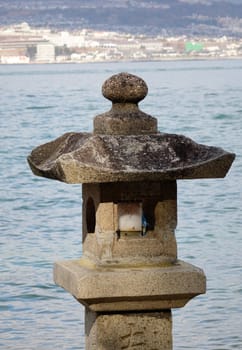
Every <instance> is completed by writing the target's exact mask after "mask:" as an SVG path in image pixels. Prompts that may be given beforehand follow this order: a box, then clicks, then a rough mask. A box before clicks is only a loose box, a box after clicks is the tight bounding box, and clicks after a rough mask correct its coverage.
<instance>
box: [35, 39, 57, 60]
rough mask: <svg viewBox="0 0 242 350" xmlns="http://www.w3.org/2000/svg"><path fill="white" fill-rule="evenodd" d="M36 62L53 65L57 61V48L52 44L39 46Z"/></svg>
mask: <svg viewBox="0 0 242 350" xmlns="http://www.w3.org/2000/svg"><path fill="white" fill-rule="evenodd" d="M35 60H36V62H43V63H46V62H47V63H51V62H54V61H55V46H54V45H53V44H50V43H41V44H38V45H37V52H36V57H35Z"/></svg>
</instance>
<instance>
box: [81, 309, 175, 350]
mask: <svg viewBox="0 0 242 350" xmlns="http://www.w3.org/2000/svg"><path fill="white" fill-rule="evenodd" d="M85 317H86V320H85V333H86V350H125V349H127V350H131V349H132V350H172V316H171V311H170V310H165V311H154V312H123V313H96V312H93V311H90V310H89V309H87V308H86V313H85Z"/></svg>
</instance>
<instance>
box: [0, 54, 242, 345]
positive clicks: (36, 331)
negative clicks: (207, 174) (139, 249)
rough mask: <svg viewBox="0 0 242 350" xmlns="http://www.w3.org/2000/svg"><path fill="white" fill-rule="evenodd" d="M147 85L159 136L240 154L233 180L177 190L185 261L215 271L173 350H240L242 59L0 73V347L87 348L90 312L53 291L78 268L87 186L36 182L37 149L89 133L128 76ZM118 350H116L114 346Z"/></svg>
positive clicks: (184, 316)
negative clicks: (58, 277) (67, 269)
mask: <svg viewBox="0 0 242 350" xmlns="http://www.w3.org/2000/svg"><path fill="white" fill-rule="evenodd" d="M123 71H124V72H130V73H133V74H136V75H138V76H140V77H142V78H143V79H144V80H145V81H146V83H147V84H148V86H149V93H148V96H147V97H146V98H145V100H144V101H143V102H142V103H140V108H141V109H142V110H144V111H145V112H146V113H148V114H151V115H153V116H155V117H157V118H158V125H159V130H160V131H162V132H169V133H178V134H184V135H186V136H188V137H191V138H193V139H194V140H195V141H197V142H198V143H205V144H208V145H214V146H219V147H222V148H224V149H226V150H228V151H232V152H235V153H236V154H237V157H236V160H235V162H234V164H233V166H232V168H231V170H230V172H229V173H228V175H227V177H226V178H225V179H214V180H204V179H203V180H193V181H187V180H186V181H178V227H177V230H176V237H177V242H178V253H179V258H180V259H183V260H185V261H187V262H190V263H192V264H194V265H197V266H199V267H201V268H203V270H204V271H205V273H206V276H207V293H206V294H205V295H201V296H199V297H197V298H195V299H193V300H192V301H191V302H189V303H188V304H187V305H186V306H185V307H184V308H182V309H177V310H174V311H173V338H174V349H175V350H178V349H179V350H180V349H197V350H198V349H199V350H208V349H209V350H230V349H242V332H241V329H242V223H241V221H242V220H241V217H242V215H241V206H242V201H241V186H242V180H241V174H242V160H241V153H242V61H240V60H228V61H173V62H168V61H163V62H155V63H154V62H140V63H103V64H80V65H79V64H68V65H16V66H6V65H1V66H0V131H1V132H0V140H1V141H0V142H1V147H0V156H1V167H0V190H1V195H0V203H1V207H0V213H1V214H0V215H1V220H0V225H1V226H0V228H1V233H0V260H1V263H0V286H1V287H0V288H1V289H0V348H1V349H3V350H6V349H14V350H17V349H23V350H30V349H31V350H42V349H45V350H50V349H51V350H52V349H63V350H75V349H84V324H83V322H84V317H83V307H82V306H81V305H80V304H78V302H77V301H76V300H75V299H74V298H73V297H72V296H71V295H70V294H69V293H67V292H65V291H63V290H62V289H61V288H60V287H58V286H55V285H54V283H53V279H52V268H53V263H54V262H55V261H57V260H66V259H76V258H79V257H80V256H81V254H82V245H81V240H82V239H81V235H82V233H81V227H82V226H81V207H82V201H81V185H67V184H64V183H61V182H57V181H52V180H48V179H44V178H40V177H36V176H34V175H33V174H32V173H31V171H30V169H29V167H28V165H27V162H26V157H27V155H28V154H29V153H30V152H31V150H32V149H33V148H34V147H36V146H38V145H40V144H42V143H46V142H48V141H50V140H53V139H54V138H56V137H58V136H60V135H62V134H63V133H65V132H69V131H75V132H78V131H91V130H92V120H93V117H94V116H95V115H97V114H99V113H103V112H105V111H107V110H108V109H110V102H109V101H107V100H105V99H104V98H103V96H102V95H101V85H102V83H103V82H104V80H105V79H107V78H109V77H110V76H111V75H112V74H116V73H119V72H123ZM114 350H115V349H114Z"/></svg>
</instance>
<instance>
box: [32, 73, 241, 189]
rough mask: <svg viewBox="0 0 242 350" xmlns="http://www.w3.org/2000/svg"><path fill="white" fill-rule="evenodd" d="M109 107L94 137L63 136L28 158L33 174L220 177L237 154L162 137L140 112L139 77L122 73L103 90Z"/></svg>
mask: <svg viewBox="0 0 242 350" xmlns="http://www.w3.org/2000/svg"><path fill="white" fill-rule="evenodd" d="M102 90H103V94H104V96H105V97H106V98H108V99H110V100H111V101H112V103H113V105H112V109H111V110H110V111H109V112H106V113H104V114H101V115H99V116H97V117H96V118H95V119H94V134H88V133H67V134H65V135H63V136H61V137H60V138H58V139H56V140H55V141H53V142H49V143H47V144H45V145H41V146H39V147H37V148H36V149H35V150H33V151H32V153H31V154H30V156H29V157H28V161H29V164H30V167H31V169H32V170H33V172H34V173H35V174H36V175H40V176H44V177H49V178H52V179H56V180H60V181H64V182H67V183H100V182H117V181H145V180H147V181H158V180H175V179H195V178H214V177H224V176H225V175H226V173H227V171H228V170H229V168H230V166H231V164H232V162H233V160H234V157H235V155H234V154H232V153H228V152H225V151H224V150H222V149H220V148H216V147H209V146H203V145H199V144H197V143H195V142H194V141H192V140H191V139H188V138H186V137H185V136H181V135H174V134H163V133H162V134H161V133H159V132H158V131H157V120H156V119H155V118H153V117H151V116H149V115H147V114H146V113H143V112H142V111H140V110H139V108H138V102H139V101H140V100H142V99H143V98H144V97H145V96H146V94H147V91H148V88H147V85H146V83H145V82H144V81H143V80H142V79H141V78H139V77H137V76H134V75H132V74H128V73H120V74H117V75H114V76H112V77H111V78H109V79H108V80H107V81H106V82H105V83H104V85H103V89H102Z"/></svg>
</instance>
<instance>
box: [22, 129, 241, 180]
mask: <svg viewBox="0 0 242 350" xmlns="http://www.w3.org/2000/svg"><path fill="white" fill-rule="evenodd" d="M234 157H235V155H234V154H232V153H228V152H226V151H224V150H223V149H221V148H217V147H209V146H204V145H200V144H197V143H195V142H194V141H192V140H191V139H189V138H186V137H185V136H182V135H174V134H152V135H125V136H111V135H92V134H86V133H68V134H65V135H63V136H62V137H60V138H58V139H57V140H55V141H53V142H49V143H47V144H45V145H42V146H39V147H37V148H36V149H35V150H33V151H32V153H31V155H30V156H29V157H28V161H29V164H30V166H31V168H32V170H33V172H34V173H35V174H36V175H40V176H44V177H49V178H53V179H56V180H60V181H64V182H67V183H97V182H116V181H144V180H147V181H156V180H157V181H158V180H174V179H196V178H215V177H224V176H225V175H226V173H227V171H228V170H229V168H230V166H231V164H232V162H233V160H234Z"/></svg>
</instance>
